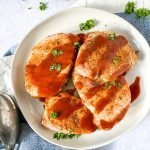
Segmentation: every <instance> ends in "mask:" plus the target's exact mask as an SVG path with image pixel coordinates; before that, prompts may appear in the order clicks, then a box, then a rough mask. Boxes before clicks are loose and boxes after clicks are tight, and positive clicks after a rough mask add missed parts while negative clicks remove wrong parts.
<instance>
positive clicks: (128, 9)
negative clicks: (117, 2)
mask: <svg viewBox="0 0 150 150" xmlns="http://www.w3.org/2000/svg"><path fill="white" fill-rule="evenodd" d="M134 8H135V3H134V2H128V3H127V4H126V5H125V13H128V14H131V13H133V12H134Z"/></svg>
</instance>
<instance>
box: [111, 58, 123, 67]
mask: <svg viewBox="0 0 150 150" xmlns="http://www.w3.org/2000/svg"><path fill="white" fill-rule="evenodd" d="M120 61H121V58H120V57H119V56H116V57H115V58H113V59H112V63H113V64H116V65H117V64H119V63H120Z"/></svg>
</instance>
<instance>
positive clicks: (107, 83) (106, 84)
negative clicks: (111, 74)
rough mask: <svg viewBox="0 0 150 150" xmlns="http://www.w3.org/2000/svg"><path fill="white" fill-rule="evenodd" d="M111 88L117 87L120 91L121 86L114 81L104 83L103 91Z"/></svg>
mask: <svg viewBox="0 0 150 150" xmlns="http://www.w3.org/2000/svg"><path fill="white" fill-rule="evenodd" d="M111 86H117V87H118V88H120V89H121V88H122V86H123V85H122V84H121V83H120V82H116V81H110V82H105V83H104V90H106V89H108V88H109V87H111Z"/></svg>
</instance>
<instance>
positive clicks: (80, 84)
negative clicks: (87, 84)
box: [76, 82, 83, 90]
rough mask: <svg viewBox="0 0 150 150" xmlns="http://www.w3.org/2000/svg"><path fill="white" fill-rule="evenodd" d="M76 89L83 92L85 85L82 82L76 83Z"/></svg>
mask: <svg viewBox="0 0 150 150" xmlns="http://www.w3.org/2000/svg"><path fill="white" fill-rule="evenodd" d="M76 87H77V88H78V89H79V90H81V89H82V87H83V84H82V83H81V82H76Z"/></svg>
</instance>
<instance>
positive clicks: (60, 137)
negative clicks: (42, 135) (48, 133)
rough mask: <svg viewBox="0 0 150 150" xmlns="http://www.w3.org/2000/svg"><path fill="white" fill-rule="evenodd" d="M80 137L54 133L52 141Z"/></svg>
mask: <svg viewBox="0 0 150 150" xmlns="http://www.w3.org/2000/svg"><path fill="white" fill-rule="evenodd" d="M79 136H80V134H64V133H62V132H60V133H59V132H56V133H54V136H53V138H54V139H57V140H60V139H72V138H73V137H77V138H78V137H79Z"/></svg>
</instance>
